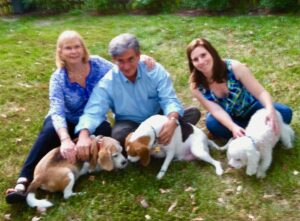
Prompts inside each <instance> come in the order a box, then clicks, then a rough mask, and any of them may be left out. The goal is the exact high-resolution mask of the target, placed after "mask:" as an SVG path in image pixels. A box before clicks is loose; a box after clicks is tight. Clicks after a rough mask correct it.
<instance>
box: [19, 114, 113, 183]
mask: <svg viewBox="0 0 300 221" xmlns="http://www.w3.org/2000/svg"><path fill="white" fill-rule="evenodd" d="M67 125H68V132H69V135H70V136H71V138H72V139H74V138H75V137H76V136H75V134H74V128H75V126H76V125H75V124H73V123H71V122H67ZM94 134H95V135H99V134H101V135H104V136H110V135H111V126H110V124H109V123H108V122H107V121H104V122H103V123H102V124H101V125H100V126H99V127H98V128H97V129H96V131H95V133H94ZM59 146H60V139H59V137H58V134H57V133H56V131H55V129H54V127H53V124H52V119H51V116H48V117H47V118H46V119H45V121H44V124H43V128H42V130H41V132H40V134H39V135H38V138H37V140H36V141H35V143H34V145H33V146H32V148H31V150H30V152H29V154H28V156H27V159H26V161H25V163H24V165H23V167H22V169H21V172H20V175H19V177H26V178H27V179H28V180H29V181H31V180H32V179H33V171H34V168H35V166H36V165H37V164H38V162H39V161H40V160H41V159H42V158H43V157H44V156H45V155H46V154H47V153H48V152H49V151H50V150H52V149H54V148H55V147H59Z"/></svg>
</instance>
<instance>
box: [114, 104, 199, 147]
mask: <svg viewBox="0 0 300 221" xmlns="http://www.w3.org/2000/svg"><path fill="white" fill-rule="evenodd" d="M200 117H201V113H200V111H199V110H198V108H195V107H190V108H187V109H185V110H184V114H183V116H182V118H181V119H182V120H183V121H185V122H187V123H191V124H193V125H196V124H197V123H198V121H199V120H200ZM139 125H140V123H136V122H133V121H129V120H122V121H116V122H115V125H114V126H113V128H112V134H111V136H112V137H113V138H115V139H116V140H118V141H119V142H120V143H121V145H122V146H123V147H124V144H125V139H126V136H127V135H128V134H129V133H131V132H133V131H135V130H136V129H137V128H138V126H139Z"/></svg>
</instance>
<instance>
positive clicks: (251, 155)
mask: <svg viewBox="0 0 300 221" xmlns="http://www.w3.org/2000/svg"><path fill="white" fill-rule="evenodd" d="M246 155H247V169H246V174H247V175H249V176H252V175H254V174H256V172H257V168H258V163H259V160H260V153H259V151H257V150H256V149H255V147H254V148H251V149H249V150H247V153H246Z"/></svg>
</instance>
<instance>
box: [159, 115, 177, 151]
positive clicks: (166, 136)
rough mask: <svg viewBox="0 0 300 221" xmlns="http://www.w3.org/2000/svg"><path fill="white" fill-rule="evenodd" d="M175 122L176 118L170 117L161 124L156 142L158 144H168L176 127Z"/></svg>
mask: <svg viewBox="0 0 300 221" xmlns="http://www.w3.org/2000/svg"><path fill="white" fill-rule="evenodd" d="M177 126H178V125H177V123H176V119H175V118H170V119H169V120H168V121H167V122H166V123H165V124H164V126H163V128H162V129H161V131H160V133H159V135H158V136H159V137H158V143H160V144H164V145H166V144H169V143H170V141H171V139H172V137H173V134H174V131H175V129H176V127H177Z"/></svg>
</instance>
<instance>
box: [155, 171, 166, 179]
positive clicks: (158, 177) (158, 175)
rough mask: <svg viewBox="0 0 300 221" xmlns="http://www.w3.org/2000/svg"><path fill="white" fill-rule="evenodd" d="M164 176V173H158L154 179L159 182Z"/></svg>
mask: <svg viewBox="0 0 300 221" xmlns="http://www.w3.org/2000/svg"><path fill="white" fill-rule="evenodd" d="M164 175H165V172H159V173H158V174H157V176H156V179H158V180H160V179H161V178H163V176H164Z"/></svg>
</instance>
